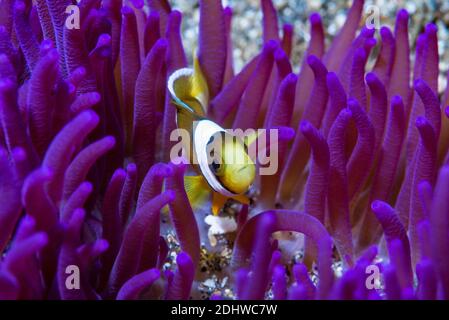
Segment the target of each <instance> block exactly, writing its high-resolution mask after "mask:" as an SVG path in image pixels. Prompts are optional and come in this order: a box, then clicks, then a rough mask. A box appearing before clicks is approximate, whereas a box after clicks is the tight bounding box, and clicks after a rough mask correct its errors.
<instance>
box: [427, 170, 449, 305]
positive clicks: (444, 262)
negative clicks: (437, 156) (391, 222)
mask: <svg viewBox="0 0 449 320" xmlns="http://www.w3.org/2000/svg"><path fill="white" fill-rule="evenodd" d="M448 182H449V167H448V166H447V165H446V166H443V167H442V168H441V169H440V171H439V174H438V180H437V183H436V186H435V191H434V196H433V201H432V208H431V210H430V212H431V215H430V230H431V233H432V235H433V236H432V238H431V245H432V262H433V265H434V267H435V271H436V276H437V278H438V280H439V282H440V283H441V287H442V297H443V298H445V299H448V298H449V268H448V266H449V257H447V256H446V255H441V250H442V249H443V248H447V246H448V245H449V239H448V237H447V234H448V230H449V219H448V216H447V208H448V206H449V196H448V195H449V183H448Z"/></svg>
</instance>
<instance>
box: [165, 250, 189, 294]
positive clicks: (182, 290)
mask: <svg viewBox="0 0 449 320" xmlns="http://www.w3.org/2000/svg"><path fill="white" fill-rule="evenodd" d="M176 264H177V265H178V267H177V269H176V272H175V274H174V276H173V280H172V281H171V283H170V286H169V288H168V292H167V299H168V300H187V299H188V298H189V296H190V289H191V288H192V282H193V276H194V274H195V264H194V262H193V261H192V259H191V258H190V256H189V255H188V254H187V253H185V252H181V253H179V254H178V256H177V257H176Z"/></svg>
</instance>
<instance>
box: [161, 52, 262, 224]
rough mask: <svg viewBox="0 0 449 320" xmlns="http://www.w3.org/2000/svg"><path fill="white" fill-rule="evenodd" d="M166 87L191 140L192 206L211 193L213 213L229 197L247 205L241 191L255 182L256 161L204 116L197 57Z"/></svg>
mask: <svg viewBox="0 0 449 320" xmlns="http://www.w3.org/2000/svg"><path fill="white" fill-rule="evenodd" d="M167 86H168V90H169V92H170V95H171V98H172V100H173V102H174V104H175V106H176V108H177V116H176V123H177V126H178V128H179V129H184V130H186V131H187V132H188V133H189V135H190V142H191V143H189V145H188V146H187V145H186V146H185V147H186V148H190V150H188V151H189V152H188V154H189V156H190V159H189V160H190V163H191V164H192V165H193V167H194V168H195V170H196V171H197V172H198V173H199V175H198V176H186V177H185V187H186V192H187V195H188V197H189V200H190V203H191V205H192V207H198V206H200V205H201V204H202V203H203V202H204V201H207V198H209V197H210V194H211V193H212V212H213V214H214V215H217V214H218V212H219V210H220V209H221V208H222V207H223V205H224V204H225V202H226V201H227V199H229V198H232V199H235V200H237V201H239V202H241V203H244V204H248V203H249V201H248V198H247V197H246V196H245V195H244V194H245V192H246V191H248V189H249V187H250V186H251V184H252V183H253V181H254V178H255V172H256V169H255V164H254V162H253V161H252V160H251V158H250V157H249V155H248V153H247V146H246V145H245V144H244V143H243V141H241V140H240V139H239V138H237V137H236V136H233V135H231V134H230V133H229V132H227V131H226V130H225V129H223V128H222V127H220V126H219V125H218V124H216V123H215V122H213V121H211V120H209V119H207V118H206V116H205V115H206V110H207V106H208V104H209V90H208V87H207V82H206V80H205V77H204V75H203V73H202V71H201V68H200V65H199V62H198V59H196V58H195V59H194V67H193V69H189V68H183V69H179V70H177V71H175V72H173V73H172V75H171V76H170V77H169V79H168V82H167ZM211 155H213V156H211Z"/></svg>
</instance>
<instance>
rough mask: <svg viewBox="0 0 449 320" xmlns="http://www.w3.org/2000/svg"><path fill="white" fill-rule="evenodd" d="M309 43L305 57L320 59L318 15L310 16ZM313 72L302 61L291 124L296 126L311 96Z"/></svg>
mask: <svg viewBox="0 0 449 320" xmlns="http://www.w3.org/2000/svg"><path fill="white" fill-rule="evenodd" d="M309 20H310V42H309V46H308V48H307V51H306V53H305V57H308V56H310V55H314V56H315V57H317V58H319V59H321V57H322V56H323V53H324V30H323V24H322V21H321V17H320V15H319V14H318V13H312V14H311V15H310V18H309ZM313 78H314V72H313V71H312V68H311V67H310V65H309V64H308V63H307V59H303V61H302V64H301V69H300V71H299V75H298V84H297V85H296V93H295V97H296V98H295V109H294V110H295V113H294V117H293V124H294V125H295V126H296V125H297V124H298V123H299V120H300V119H301V118H302V114H303V113H304V110H305V108H306V105H307V102H308V100H309V98H310V96H311V91H312V88H313Z"/></svg>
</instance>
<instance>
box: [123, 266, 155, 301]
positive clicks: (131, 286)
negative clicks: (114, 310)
mask: <svg viewBox="0 0 449 320" xmlns="http://www.w3.org/2000/svg"><path fill="white" fill-rule="evenodd" d="M160 277H161V273H160V271H159V270H158V269H150V270H147V271H144V272H142V273H139V274H136V275H135V276H133V277H132V278H131V279H129V280H128V281H126V282H125V284H124V285H123V286H122V287H121V288H120V291H119V292H118V293H117V298H116V299H117V300H137V299H138V298H139V295H140V294H141V293H142V291H143V290H145V289H146V288H149V287H151V286H152V285H153V283H154V282H156V281H157V280H158V279H159V278H160Z"/></svg>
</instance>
